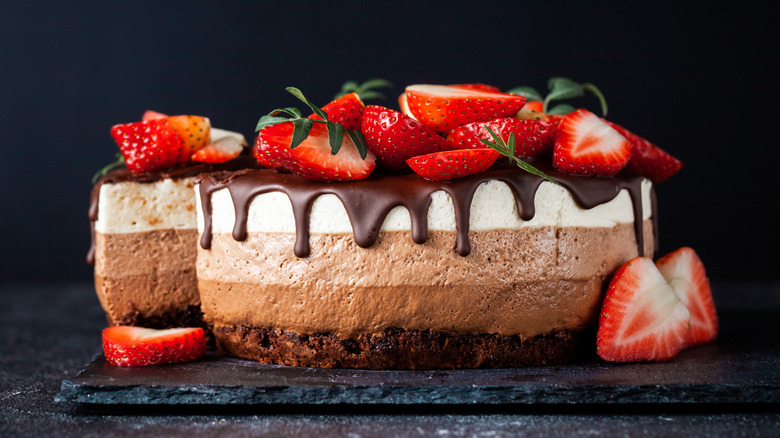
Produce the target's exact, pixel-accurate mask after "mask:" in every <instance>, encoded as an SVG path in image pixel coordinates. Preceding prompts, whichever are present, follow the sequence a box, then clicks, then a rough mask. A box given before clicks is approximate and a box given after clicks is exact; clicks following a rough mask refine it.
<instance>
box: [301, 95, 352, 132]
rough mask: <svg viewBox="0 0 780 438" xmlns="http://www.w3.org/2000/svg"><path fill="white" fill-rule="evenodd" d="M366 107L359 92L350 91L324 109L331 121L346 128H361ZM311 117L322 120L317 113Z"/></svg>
mask: <svg viewBox="0 0 780 438" xmlns="http://www.w3.org/2000/svg"><path fill="white" fill-rule="evenodd" d="M365 107H366V105H365V104H364V103H363V101H362V100H360V97H359V96H358V95H357V93H349V94H346V95H344V96H341V97H339V98H338V99H336V100H334V101H332V102H330V103H329V104H327V105H325V106H323V107H322V110H323V111H325V113H326V114H328V120H330V121H331V122H334V123H338V124H339V125H341V126H343V127H345V128H346V129H355V130H359V129H360V122H361V120H363V111H364V109H365ZM309 118H310V119H315V120H322V118H321V117H320V116H318V115H316V114H312V115H310V116H309Z"/></svg>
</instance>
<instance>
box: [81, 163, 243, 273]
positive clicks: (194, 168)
mask: <svg viewBox="0 0 780 438" xmlns="http://www.w3.org/2000/svg"><path fill="white" fill-rule="evenodd" d="M254 167H257V160H255V159H254V158H252V157H251V156H246V155H242V156H240V157H238V158H236V159H235V160H232V161H228V162H227V163H221V164H206V163H201V164H191V165H188V166H183V167H176V168H173V169H168V170H165V171H162V172H152V173H132V172H130V170H129V169H128V168H126V167H120V168H119V169H115V170H112V171H111V172H108V173H107V174H105V175H103V176H102V177H101V178H100V179H99V180H98V182H97V183H96V184H95V185H94V186H93V187H92V192H91V193H90V199H89V212H88V217H89V221H90V234H91V236H92V240H91V243H90V246H89V251H88V252H87V263H88V264H89V265H91V266H94V265H95V221H97V218H98V202H99V201H100V187H101V186H103V184H114V183H121V182H137V183H141V184H144V183H153V182H157V181H161V180H163V179H167V178H170V179H181V178H189V177H193V176H198V175H200V174H202V173H208V172H214V171H220V170H225V171H227V170H235V169H242V168H254Z"/></svg>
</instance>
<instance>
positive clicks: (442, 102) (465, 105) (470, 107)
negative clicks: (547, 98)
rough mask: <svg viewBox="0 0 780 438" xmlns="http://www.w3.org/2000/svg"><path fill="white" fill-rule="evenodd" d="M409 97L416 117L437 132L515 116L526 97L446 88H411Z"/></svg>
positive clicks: (423, 86) (452, 87)
mask: <svg viewBox="0 0 780 438" xmlns="http://www.w3.org/2000/svg"><path fill="white" fill-rule="evenodd" d="M406 97H407V102H408V105H409V110H410V111H411V112H412V114H414V116H415V118H416V119H417V120H419V121H420V122H421V123H423V124H424V125H425V126H427V127H429V128H431V129H433V130H434V131H436V132H446V131H450V130H452V129H455V128H457V127H458V126H460V125H465V124H467V123H473V122H486V121H488V120H493V119H496V118H499V117H509V116H513V115H515V114H516V113H517V112H518V111H519V110H520V108H522V107H523V105H524V104H525V97H522V96H518V95H515V94H507V93H501V92H491V91H483V90H475V89H469V88H462V87H460V86H447V85H411V86H409V87H406Z"/></svg>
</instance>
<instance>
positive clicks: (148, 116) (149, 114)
mask: <svg viewBox="0 0 780 438" xmlns="http://www.w3.org/2000/svg"><path fill="white" fill-rule="evenodd" d="M166 117H168V116H167V115H166V114H163V113H158V112H157V111H152V110H147V111H146V112H144V115H143V117H141V120H142V121H144V122H145V121H147V120H154V119H164V118H166Z"/></svg>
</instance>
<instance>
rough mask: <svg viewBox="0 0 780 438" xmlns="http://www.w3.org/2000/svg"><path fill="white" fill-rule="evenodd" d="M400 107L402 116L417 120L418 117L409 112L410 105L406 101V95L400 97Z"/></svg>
mask: <svg viewBox="0 0 780 438" xmlns="http://www.w3.org/2000/svg"><path fill="white" fill-rule="evenodd" d="M398 107H399V108H401V114H403V115H405V116H406V117H409V118H411V119H414V120H417V117H415V116H414V114H412V112H411V111H409V103H408V102H407V100H406V93H404V94H402V95H400V96H398Z"/></svg>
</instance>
